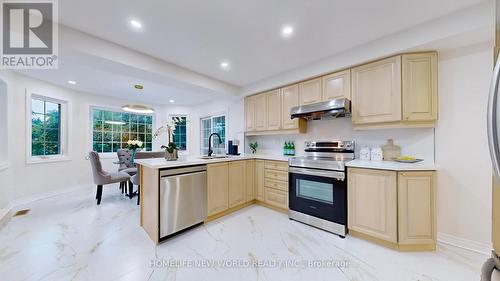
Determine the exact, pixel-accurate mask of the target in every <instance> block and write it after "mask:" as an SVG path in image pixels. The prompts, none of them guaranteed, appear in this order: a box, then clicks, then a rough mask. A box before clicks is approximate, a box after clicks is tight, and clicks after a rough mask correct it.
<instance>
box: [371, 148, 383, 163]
mask: <svg viewBox="0 0 500 281" xmlns="http://www.w3.org/2000/svg"><path fill="white" fill-rule="evenodd" d="M370 159H371V160H372V161H382V160H384V153H382V148H381V147H380V146H377V147H373V148H372V150H371V156H370Z"/></svg>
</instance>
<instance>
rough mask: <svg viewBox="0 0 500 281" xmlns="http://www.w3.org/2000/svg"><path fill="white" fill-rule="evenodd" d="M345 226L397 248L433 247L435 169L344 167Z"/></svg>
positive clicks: (418, 248)
mask: <svg viewBox="0 0 500 281" xmlns="http://www.w3.org/2000/svg"><path fill="white" fill-rule="evenodd" d="M348 178H349V181H348V193H347V194H348V195H347V198H348V216H347V218H348V228H349V231H351V234H352V235H354V236H360V237H362V238H367V239H369V240H372V241H375V242H378V243H381V244H383V245H386V246H389V247H392V248H395V249H399V250H434V249H435V247H436V172H435V171H398V172H396V171H386V170H375V169H364V168H348Z"/></svg>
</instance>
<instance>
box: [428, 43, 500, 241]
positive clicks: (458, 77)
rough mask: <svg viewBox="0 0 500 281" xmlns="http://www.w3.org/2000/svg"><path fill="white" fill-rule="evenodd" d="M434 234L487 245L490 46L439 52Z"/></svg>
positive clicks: (491, 53)
mask: <svg viewBox="0 0 500 281" xmlns="http://www.w3.org/2000/svg"><path fill="white" fill-rule="evenodd" d="M438 67H439V83H438V84H439V91H438V92H439V122H438V124H437V127H436V162H437V164H438V166H439V172H438V203H437V208H438V231H439V232H440V233H445V234H450V235H454V236H458V237H461V238H464V239H468V240H472V241H477V242H481V243H484V244H488V245H489V244H490V241H491V188H492V185H491V181H492V169H491V162H490V158H489V151H488V141H487V133H486V105H487V100H488V88H489V83H490V78H491V73H492V69H493V48H492V43H486V44H480V45H475V46H470V47H467V48H461V49H458V50H453V51H449V52H441V53H439V64H438Z"/></svg>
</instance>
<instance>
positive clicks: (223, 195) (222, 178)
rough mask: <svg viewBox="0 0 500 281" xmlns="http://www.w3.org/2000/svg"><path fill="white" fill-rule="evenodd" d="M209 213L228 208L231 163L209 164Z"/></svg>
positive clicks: (212, 213)
mask: <svg viewBox="0 0 500 281" xmlns="http://www.w3.org/2000/svg"><path fill="white" fill-rule="evenodd" d="M207 183H208V215H209V216H211V215H214V214H217V213H220V212H223V211H225V210H227V209H228V207H229V202H228V193H229V165H228V163H219V164H211V165H208V166H207Z"/></svg>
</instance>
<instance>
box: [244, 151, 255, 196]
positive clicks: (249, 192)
mask: <svg viewBox="0 0 500 281" xmlns="http://www.w3.org/2000/svg"><path fill="white" fill-rule="evenodd" d="M245 165H246V187H245V190H246V201H247V202H250V201H252V200H254V199H255V160H247V161H245Z"/></svg>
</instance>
